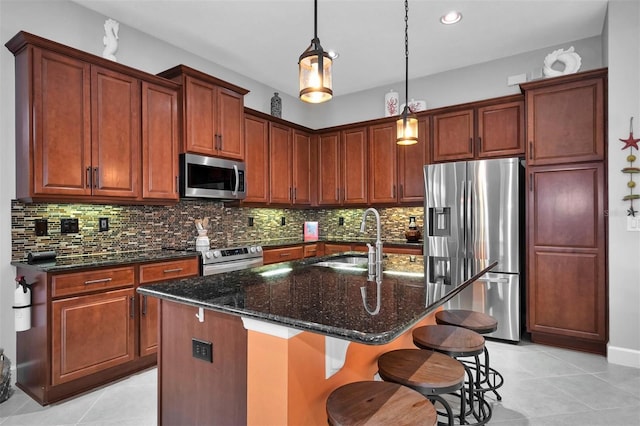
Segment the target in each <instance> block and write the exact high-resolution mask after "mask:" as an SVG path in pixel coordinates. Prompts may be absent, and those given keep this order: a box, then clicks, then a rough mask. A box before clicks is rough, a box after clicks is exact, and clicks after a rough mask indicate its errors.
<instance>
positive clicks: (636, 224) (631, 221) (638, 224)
mask: <svg viewBox="0 0 640 426" xmlns="http://www.w3.org/2000/svg"><path fill="white" fill-rule="evenodd" d="M627 231H640V217H634V216H627Z"/></svg>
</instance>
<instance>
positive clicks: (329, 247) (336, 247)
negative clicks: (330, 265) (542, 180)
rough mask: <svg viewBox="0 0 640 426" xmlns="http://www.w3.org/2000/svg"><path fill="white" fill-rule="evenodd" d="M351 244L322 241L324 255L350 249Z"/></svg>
mask: <svg viewBox="0 0 640 426" xmlns="http://www.w3.org/2000/svg"><path fill="white" fill-rule="evenodd" d="M352 249H353V246H352V245H351V244H341V243H324V255H325V256H328V255H330V254H336V253H344V252H345V251H351V250H352Z"/></svg>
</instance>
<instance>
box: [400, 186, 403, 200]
mask: <svg viewBox="0 0 640 426" xmlns="http://www.w3.org/2000/svg"><path fill="white" fill-rule="evenodd" d="M403 197H404V185H403V184H400V198H403Z"/></svg>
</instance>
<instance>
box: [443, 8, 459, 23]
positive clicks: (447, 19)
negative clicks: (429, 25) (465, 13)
mask: <svg viewBox="0 0 640 426" xmlns="http://www.w3.org/2000/svg"><path fill="white" fill-rule="evenodd" d="M461 19H462V13H460V12H458V11H456V10H452V11H451V12H449V13H447V14H446V15H442V16H441V17H440V22H442V23H443V24H445V25H452V24H455V23H457V22H460V20H461Z"/></svg>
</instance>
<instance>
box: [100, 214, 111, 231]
mask: <svg viewBox="0 0 640 426" xmlns="http://www.w3.org/2000/svg"><path fill="white" fill-rule="evenodd" d="M98 230H99V231H100V232H102V231H108V230H109V218H108V217H101V218H100V219H98Z"/></svg>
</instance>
